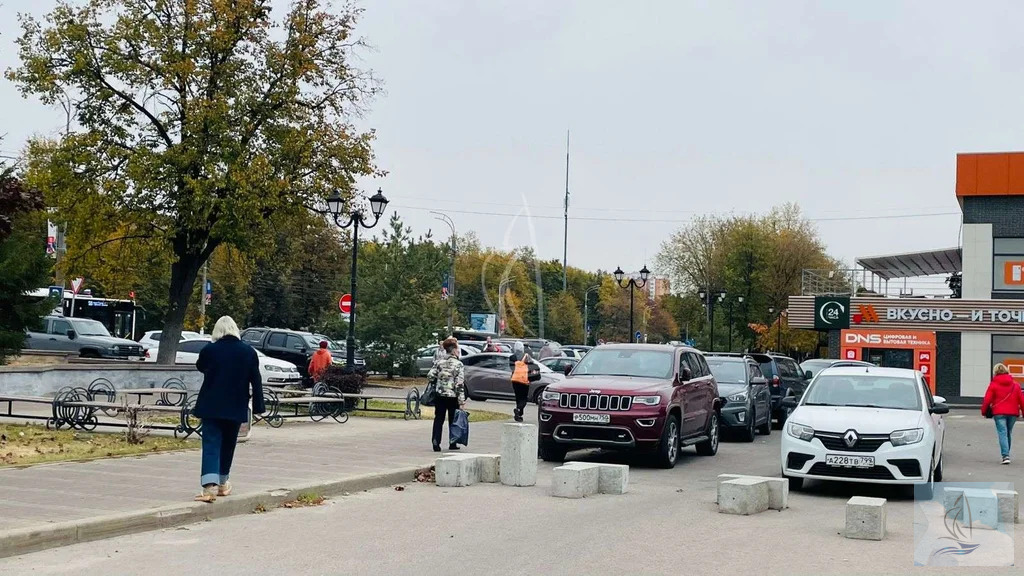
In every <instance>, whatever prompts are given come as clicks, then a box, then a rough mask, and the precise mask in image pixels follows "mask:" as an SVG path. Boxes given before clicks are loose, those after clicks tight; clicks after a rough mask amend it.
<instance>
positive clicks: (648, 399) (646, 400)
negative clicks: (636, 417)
mask: <svg viewBox="0 0 1024 576" xmlns="http://www.w3.org/2000/svg"><path fill="white" fill-rule="evenodd" d="M633 404H641V405H643V406H657V405H658V404H661V396H633Z"/></svg>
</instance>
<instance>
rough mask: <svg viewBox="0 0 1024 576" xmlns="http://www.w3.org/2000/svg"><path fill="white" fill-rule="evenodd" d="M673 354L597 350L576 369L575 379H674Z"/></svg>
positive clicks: (574, 372) (660, 351)
mask: <svg viewBox="0 0 1024 576" xmlns="http://www.w3.org/2000/svg"><path fill="white" fill-rule="evenodd" d="M673 367H674V366H673V354H672V352H671V351H669V350H636V349H631V348H595V349H594V350H591V351H590V352H588V353H587V355H586V356H584V357H583V360H580V363H579V364H577V365H576V369H575V370H573V375H575V376H580V375H587V376H635V377H637V378H661V379H669V378H672V374H673Z"/></svg>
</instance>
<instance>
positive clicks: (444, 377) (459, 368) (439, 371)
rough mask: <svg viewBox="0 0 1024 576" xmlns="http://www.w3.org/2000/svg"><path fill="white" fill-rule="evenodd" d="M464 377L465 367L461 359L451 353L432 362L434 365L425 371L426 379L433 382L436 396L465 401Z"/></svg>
mask: <svg viewBox="0 0 1024 576" xmlns="http://www.w3.org/2000/svg"><path fill="white" fill-rule="evenodd" d="M465 379H466V369H465V367H464V366H463V365H462V361H461V360H459V359H458V358H456V357H455V356H452V355H448V356H445V357H444V358H442V359H441V360H438V361H437V362H434V367H433V368H431V369H430V372H428V373H427V381H428V382H430V381H433V382H435V386H436V387H437V395H438V396H445V397H448V398H458V399H459V402H465V401H466V385H465Z"/></svg>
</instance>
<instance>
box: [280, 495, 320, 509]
mask: <svg viewBox="0 0 1024 576" xmlns="http://www.w3.org/2000/svg"><path fill="white" fill-rule="evenodd" d="M325 500H326V498H324V497H323V496H321V495H320V494H317V493H315V492H307V493H303V494H299V497H298V498H296V499H295V500H289V501H288V502H282V503H281V508H309V507H310V506H321V505H323V503H324V501H325Z"/></svg>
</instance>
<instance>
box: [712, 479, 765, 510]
mask: <svg viewBox="0 0 1024 576" xmlns="http://www.w3.org/2000/svg"><path fill="white" fill-rule="evenodd" d="M769 501H770V494H769V490H768V482H766V481H765V480H764V479H762V478H754V477H745V478H734V479H732V480H727V481H725V482H722V483H721V484H720V485H719V488H718V511H719V512H721V513H722V514H742V515H750V514H759V513H761V512H764V511H765V510H768V503H769Z"/></svg>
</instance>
